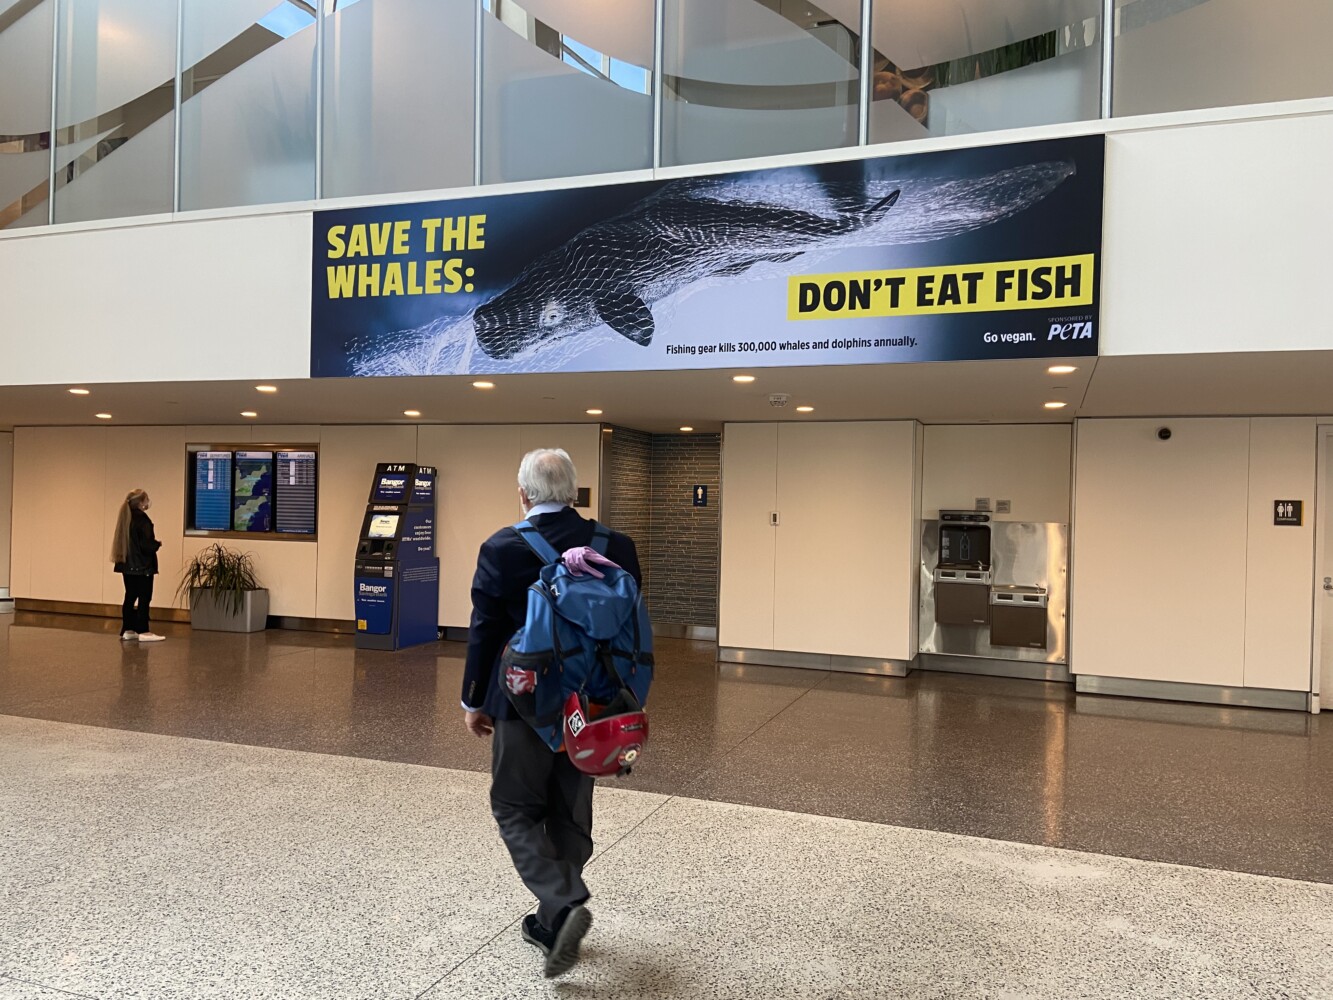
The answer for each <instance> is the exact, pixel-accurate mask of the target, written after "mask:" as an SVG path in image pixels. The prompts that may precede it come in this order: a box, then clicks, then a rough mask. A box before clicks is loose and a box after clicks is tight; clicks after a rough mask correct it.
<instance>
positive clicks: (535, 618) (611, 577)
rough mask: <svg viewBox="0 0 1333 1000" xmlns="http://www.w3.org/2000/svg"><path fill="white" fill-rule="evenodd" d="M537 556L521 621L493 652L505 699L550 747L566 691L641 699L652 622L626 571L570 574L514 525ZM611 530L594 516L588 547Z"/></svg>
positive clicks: (601, 544) (530, 529) (539, 540)
mask: <svg viewBox="0 0 1333 1000" xmlns="http://www.w3.org/2000/svg"><path fill="white" fill-rule="evenodd" d="M514 530H515V531H517V532H518V534H519V537H520V538H522V539H523V541H524V542H526V543H527V545H528V547H529V548H530V549H532V551H533V552H534V553H535V554H536V556H537V558H538V559H540V560H541V561H542V571H541V576H539V577H538V578H537V582H536V583H534V584H533V585H532V586H531V587H529V588H528V610H527V616H526V618H525V619H524V622H523V627H522V628H520V629H519V630H518V631H517V632H515V633H514V637H513V638H512V639H510V640H509V644H508V645H507V646H506V647H505V650H504V653H503V654H502V655H501V657H500V668H501V670H502V671H503V675H502V683H503V685H504V689H505V693H506V694H507V695H508V696H509V701H510V703H511V704H512V705H513V706H514V710H515V711H516V712H517V713H518V715H519V717H520V718H522V719H523V720H524V721H525V722H527V723H528V725H530V726H532V728H533V729H535V730H536V731H537V735H538V736H540V737H541V738H542V740H543V741H544V742H545V743H546V745H547V746H549V747H550V748H551V749H552V750H559V749H560V748H561V746H562V744H563V742H564V708H565V701H566V699H567V698H568V697H569V695H570V694H571V693H573V692H578V693H580V694H582V695H584V696H586V697H587V699H588V701H589V702H590V703H592V704H593V705H607V704H609V703H611V702H612V701H614V700H615V699H616V698H617V696H620V695H623V694H624V693H626V692H628V693H629V694H631V695H633V696H634V698H635V699H637V701H638V703H639V704H640V705H641V706H642V705H645V704H646V703H647V701H648V688H649V686H650V685H651V684H652V682H653V629H652V625H651V624H650V623H649V621H648V609H647V608H646V607H644V603H643V597H642V596H641V595H640V594H639V586H638V584H636V583H635V582H634V577H632V576H631V575H630V574H629V573H628V572H626V571H625V570H623V569H617V568H615V567H612V566H602V567H599V569H600V570H601V571H602V572H603V573H605V577H604V578H603V579H601V580H599V579H597V578H596V577H595V576H591V575H589V574H583V575H581V576H575V575H574V574H573V573H571V572H570V571H569V569H568V568H566V566H565V564H564V563H563V562H561V558H560V553H559V552H557V551H556V550H555V549H554V548H553V547H552V546H551V543H550V542H548V541H547V540H546V539H545V538H543V537H542V535H541V532H540V531H538V530H537V528H536V527H535V526H534V525H533V524H532V523H531V522H529V521H520V522H519V523H518V524H516V525H514ZM610 540H611V532H610V531H609V530H608V529H607V528H606V527H604V526H603V525H601V524H598V523H597V522H596V521H594V522H593V536H592V543H591V548H592V549H593V551H594V552H596V553H597V554H598V555H606V546H607V543H608V542H609V541H610Z"/></svg>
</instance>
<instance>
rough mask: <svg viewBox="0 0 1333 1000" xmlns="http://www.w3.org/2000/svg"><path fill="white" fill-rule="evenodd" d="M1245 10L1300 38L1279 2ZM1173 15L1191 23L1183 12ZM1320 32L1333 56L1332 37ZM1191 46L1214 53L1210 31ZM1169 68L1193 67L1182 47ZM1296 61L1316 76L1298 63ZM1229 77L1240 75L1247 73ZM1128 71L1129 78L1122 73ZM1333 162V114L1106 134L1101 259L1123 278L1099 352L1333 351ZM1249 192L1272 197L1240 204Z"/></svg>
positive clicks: (1108, 308)
mask: <svg viewBox="0 0 1333 1000" xmlns="http://www.w3.org/2000/svg"><path fill="white" fill-rule="evenodd" d="M1246 6H1248V7H1249V8H1250V9H1251V10H1252V11H1253V12H1254V16H1255V17H1256V18H1262V19H1263V20H1265V21H1267V22H1269V23H1270V24H1271V25H1272V26H1273V27H1275V28H1277V29H1278V30H1280V31H1284V32H1287V33H1290V34H1291V35H1292V37H1293V38H1294V37H1295V35H1296V34H1299V33H1300V26H1299V25H1296V24H1290V25H1289V24H1287V23H1285V22H1284V20H1283V17H1282V15H1280V14H1278V13H1277V10H1276V9H1275V8H1274V7H1272V6H1269V5H1260V4H1253V3H1251V4H1246ZM1325 6H1326V7H1327V4H1326V5H1325ZM1214 7H1215V4H1214V3H1206V4H1200V5H1199V6H1197V7H1196V8H1195V10H1196V11H1199V12H1207V11H1209V10H1210V9H1212V8H1214ZM1329 9H1330V10H1331V11H1333V8H1329ZM1167 22H1175V23H1179V24H1184V23H1185V22H1184V21H1182V19H1181V18H1180V17H1179V16H1176V17H1171V18H1168V19H1166V21H1163V22H1161V23H1162V24H1166V23H1167ZM1308 40H1309V41H1310V42H1311V43H1312V44H1314V45H1315V46H1317V47H1318V48H1319V50H1320V55H1319V56H1318V57H1317V58H1318V59H1319V60H1320V61H1321V63H1322V64H1327V62H1328V58H1327V55H1326V54H1324V49H1325V48H1326V45H1327V36H1320V35H1310V36H1308ZM1190 47H1191V49H1192V51H1193V52H1195V53H1197V54H1198V56H1199V57H1200V58H1203V59H1215V54H1214V53H1212V52H1211V51H1210V50H1209V49H1208V48H1207V47H1206V46H1205V45H1204V44H1203V43H1202V42H1201V41H1200V40H1199V39H1191V41H1190ZM1169 62H1170V63H1172V64H1175V65H1177V66H1178V65H1181V62H1180V60H1178V59H1176V58H1175V54H1174V53H1173V55H1172V58H1171V59H1170V60H1169ZM1285 62H1286V64H1287V65H1288V66H1290V68H1291V69H1292V70H1293V71H1294V72H1304V71H1305V70H1304V63H1303V61H1302V60H1301V59H1299V58H1288V59H1286V60H1285ZM1255 65H1258V64H1257V63H1256V64H1255ZM1250 68H1251V69H1253V67H1250ZM1274 68H1275V67H1274ZM1268 69H1269V67H1267V66H1265V67H1264V69H1263V72H1267V71H1268ZM1222 72H1223V73H1224V74H1225V75H1226V76H1228V77H1230V78H1233V79H1241V78H1243V76H1244V73H1245V72H1246V69H1245V68H1244V67H1233V66H1230V65H1227V66H1225V67H1224V68H1223V70H1222ZM1116 76H1117V77H1118V78H1120V79H1122V80H1123V70H1122V68H1121V67H1117V69H1116ZM1119 89H1120V87H1119V84H1118V85H1117V90H1119ZM1274 150H1281V151H1282V153H1281V155H1280V156H1274V155H1273V152H1274ZM1330 160H1333V113H1329V112H1325V113H1322V114H1310V115H1291V116H1288V117H1280V118H1267V119H1262V120H1254V121H1244V122H1224V123H1219V124H1210V125H1189V126H1183V127H1180V128H1153V129H1142V130H1135V131H1128V132H1113V133H1111V134H1110V135H1108V136H1107V137H1106V195H1105V204H1106V213H1105V224H1104V228H1103V231H1102V258H1101V261H1100V263H1101V269H1102V274H1108V275H1115V280H1114V281H1109V282H1107V283H1106V284H1105V287H1104V294H1103V295H1102V298H1101V328H1100V331H1099V333H1100V340H1099V349H1100V353H1101V354H1102V355H1103V356H1112V355H1122V354H1123V355H1132V354H1189V353H1192V352H1199V353H1225V352H1229V351H1319V350H1327V349H1328V326H1327V324H1326V323H1323V322H1320V320H1319V319H1318V318H1319V317H1322V316H1323V315H1324V314H1325V312H1326V304H1325V301H1324V298H1325V297H1324V294H1323V292H1324V286H1325V284H1326V282H1327V276H1328V266H1327V265H1328V234H1329V232H1330V230H1333V199H1330V198H1329V197H1328V174H1329V169H1328V165H1329V162H1330ZM1237 191H1262V192H1263V197H1261V198H1260V197H1252V198H1238V197H1236V192H1237ZM1221 205H1226V206H1227V212H1226V221H1225V223H1224V224H1219V221H1218V208H1219V206H1221ZM1279 220H1280V221H1279ZM1276 227H1280V228H1276ZM1164 233H1170V234H1171V235H1170V238H1169V239H1164V238H1163V234H1164ZM1186 261H1187V262H1188V266H1185V265H1184V264H1183V263H1182V262H1186ZM1269 289H1281V293H1280V294H1268V290H1269Z"/></svg>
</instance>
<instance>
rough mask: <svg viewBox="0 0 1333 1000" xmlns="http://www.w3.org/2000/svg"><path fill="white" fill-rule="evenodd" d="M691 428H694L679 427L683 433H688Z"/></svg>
mask: <svg viewBox="0 0 1333 1000" xmlns="http://www.w3.org/2000/svg"><path fill="white" fill-rule="evenodd" d="M692 430H694V428H693V427H682V428H681V432H682V433H684V434H688V433H689V432H690V431H692Z"/></svg>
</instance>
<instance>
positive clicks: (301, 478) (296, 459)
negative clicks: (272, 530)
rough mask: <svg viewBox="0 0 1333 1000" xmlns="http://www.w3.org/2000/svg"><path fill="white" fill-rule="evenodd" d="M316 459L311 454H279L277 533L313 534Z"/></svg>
mask: <svg viewBox="0 0 1333 1000" xmlns="http://www.w3.org/2000/svg"><path fill="white" fill-rule="evenodd" d="M316 461H317V456H316V454H315V452H313V451H280V452H278V461H277V476H276V480H277V483H276V485H277V493H276V501H275V502H276V508H277V530H278V531H279V532H282V533H283V534H289V535H313V534H314V533H315V497H316V488H315V487H316V473H317V466H316Z"/></svg>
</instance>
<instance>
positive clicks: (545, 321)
mask: <svg viewBox="0 0 1333 1000" xmlns="http://www.w3.org/2000/svg"><path fill="white" fill-rule="evenodd" d="M564 318H565V307H564V306H563V305H562V304H561V303H559V302H548V303H546V305H544V306H543V307H542V315H541V321H540V322H541V325H542V326H543V327H545V328H549V327H552V326H559V325H560V324H561V322H562V321H563V320H564Z"/></svg>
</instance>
